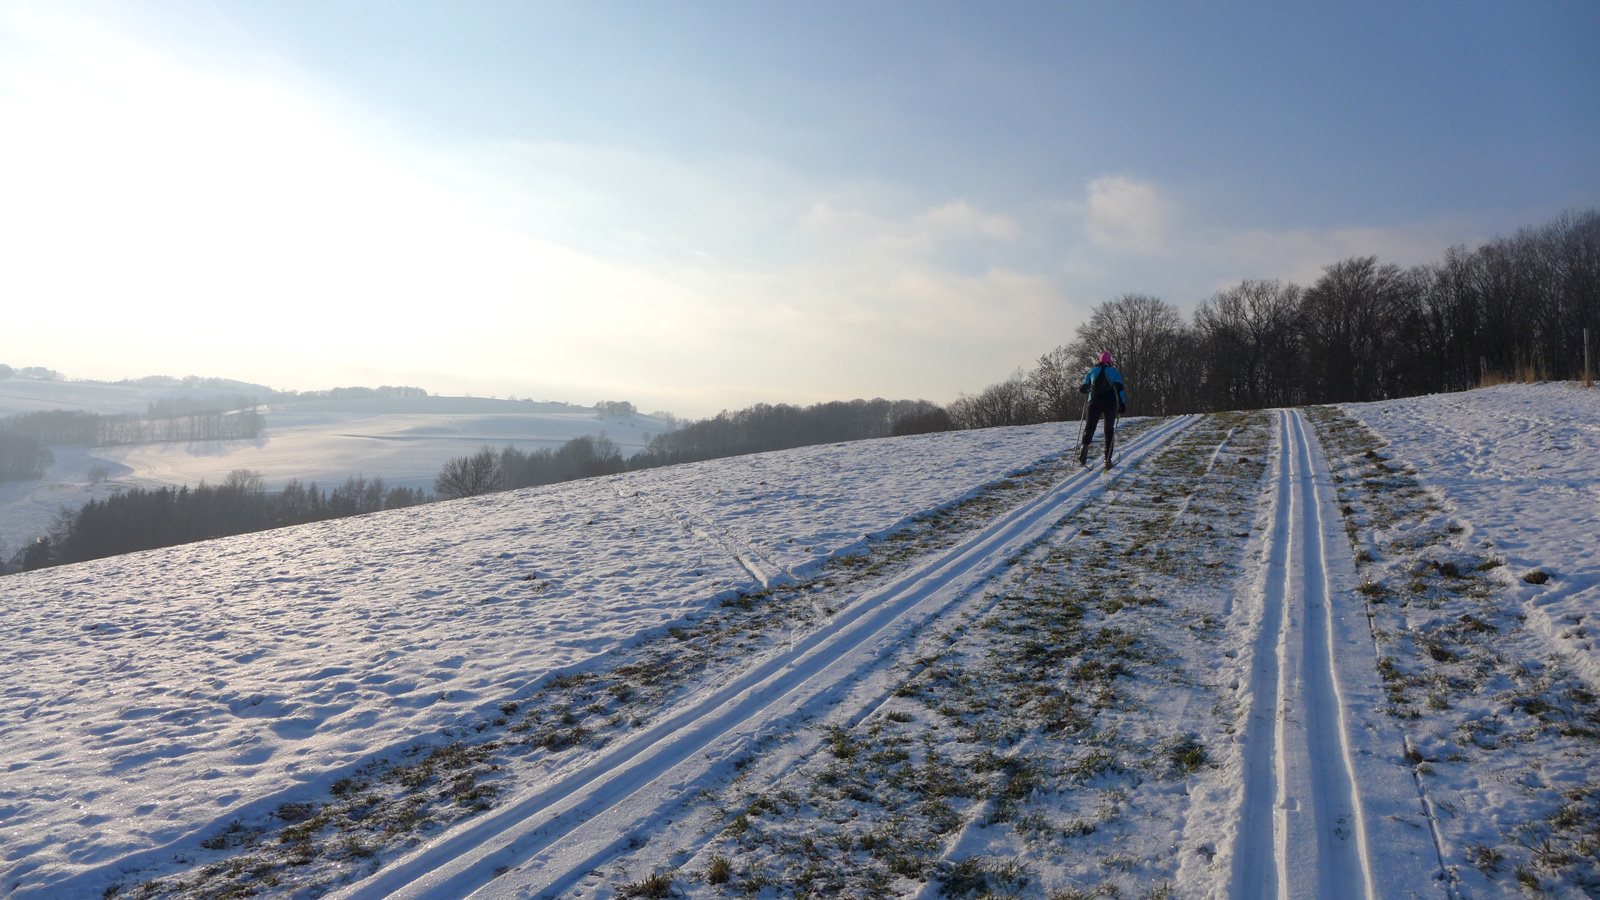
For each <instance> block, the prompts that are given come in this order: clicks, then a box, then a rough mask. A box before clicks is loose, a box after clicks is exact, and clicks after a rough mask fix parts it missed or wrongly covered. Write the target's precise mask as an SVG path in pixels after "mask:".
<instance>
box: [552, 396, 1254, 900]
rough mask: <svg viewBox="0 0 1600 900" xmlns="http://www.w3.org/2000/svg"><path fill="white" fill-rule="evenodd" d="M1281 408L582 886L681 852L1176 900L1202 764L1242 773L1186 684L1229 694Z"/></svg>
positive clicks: (1105, 515)
mask: <svg viewBox="0 0 1600 900" xmlns="http://www.w3.org/2000/svg"><path fill="white" fill-rule="evenodd" d="M1267 425H1268V419H1267V417H1266V416H1264V415H1260V414H1254V415H1239V416H1219V417H1213V418H1211V419H1209V420H1207V421H1206V422H1204V423H1202V424H1201V425H1198V426H1196V427H1195V428H1192V429H1190V431H1189V432H1187V433H1185V434H1184V435H1183V436H1181V437H1180V438H1179V439H1177V440H1176V441H1174V442H1173V443H1172V444H1171V445H1170V446H1168V447H1166V448H1165V449H1164V450H1163V451H1161V452H1159V453H1158V454H1157V455H1156V456H1155V457H1154V458H1152V459H1150V460H1147V461H1146V462H1145V463H1144V464H1143V466H1142V467H1141V469H1142V470H1141V471H1140V472H1138V473H1130V474H1129V480H1130V481H1131V483H1132V484H1131V487H1130V488H1129V489H1127V490H1122V491H1118V492H1115V493H1113V494H1110V495H1108V496H1107V497H1106V498H1105V500H1104V502H1101V503H1095V504H1091V505H1090V506H1089V507H1086V508H1084V509H1083V510H1081V511H1080V512H1078V513H1077V514H1075V515H1074V516H1072V517H1070V518H1069V519H1067V520H1065V521H1064V522H1062V523H1061V524H1060V526H1059V527H1058V528H1057V529H1056V530H1055V531H1054V532H1053V533H1052V534H1051V535H1050V536H1049V537H1048V538H1047V539H1046V540H1044V541H1042V542H1041V543H1040V544H1038V545H1036V546H1035V547H1034V548H1033V549H1032V550H1031V551H1030V552H1028V553H1025V554H1023V555H1021V556H1020V557H1019V558H1017V559H1014V560H1012V563H1011V565H1010V567H1009V569H1008V571H1006V573H1005V574H1004V575H1003V576H1002V577H1001V578H999V579H998V580H997V581H996V582H995V583H993V584H992V587H991V588H990V589H989V590H988V591H986V592H984V593H983V594H982V595H981V596H977V597H973V598H971V600H969V601H968V603H967V604H966V606H965V609H964V611H963V614H962V615H961V616H960V617H958V618H957V619H956V620H955V621H954V622H952V621H951V620H950V619H949V618H947V619H946V620H945V621H944V623H943V624H942V625H941V626H940V627H939V628H937V629H936V630H935V631H934V632H933V633H929V634H925V635H923V636H922V638H921V639H920V641H919V642H918V643H917V645H916V646H915V647H912V648H907V651H906V652H905V654H903V657H902V660H901V663H900V665H899V667H898V669H897V675H896V676H895V679H896V680H895V682H894V684H892V685H889V686H887V687H886V689H885V690H884V691H883V699H882V700H881V701H880V702H878V703H876V704H875V705H873V706H871V707H869V708H867V709H865V710H862V711H860V712H858V713H855V714H851V713H850V712H849V711H848V710H846V711H841V713H840V714H839V716H840V717H834V718H830V720H829V721H826V722H820V723H817V724H816V725H815V726H813V727H811V728H808V729H804V730H802V731H801V732H799V733H796V734H794V735H792V736H791V737H790V738H789V739H788V741H786V742H785V744H786V745H787V746H781V747H773V748H770V749H769V752H767V753H765V754H763V757H762V759H759V760H757V761H755V762H754V763H753V764H752V765H751V766H749V767H748V768H747V769H745V770H744V772H743V773H741V775H740V777H739V778H738V779H736V781H735V782H734V783H733V784H732V785H730V786H729V788H728V789H727V790H726V791H724V792H722V793H720V794H719V795H718V796H716V797H714V798H707V799H706V801H705V804H704V805H705V806H706V807H707V808H704V809H701V810H700V811H699V813H698V814H691V815H689V816H687V817H686V820H685V823H684V824H682V825H680V826H678V827H676V828H674V829H672V830H671V831H670V832H669V833H668V834H665V835H663V836H661V838H660V839H659V840H660V843H661V844H662V845H663V847H672V846H678V845H680V844H683V845H688V846H697V847H698V849H696V850H694V851H693V852H690V853H687V854H683V853H680V854H672V853H666V851H665V850H664V849H663V850H660V851H658V852H660V853H666V857H665V860H661V859H657V857H656V856H655V855H653V854H641V857H640V859H638V860H636V861H634V862H633V863H632V864H629V863H626V862H624V863H622V864H619V865H618V866H616V867H614V874H611V875H608V877H607V878H606V879H604V880H602V881H601V882H600V883H597V884H594V885H593V886H592V887H591V888H589V889H587V890H584V891H579V892H578V893H577V896H593V897H607V896H620V895H624V893H625V891H626V886H627V885H629V884H634V883H636V880H637V879H638V878H639V877H640V873H639V872H637V871H634V867H636V866H645V867H647V868H646V870H645V871H649V872H651V874H657V872H656V871H655V869H656V868H657V867H659V866H660V865H661V864H662V862H663V861H666V862H673V861H674V860H675V859H676V861H677V865H678V867H677V868H676V869H675V870H662V871H672V872H673V886H674V890H676V891H679V892H680V893H682V894H683V895H685V896H693V897H699V896H705V897H717V896H764V895H766V892H767V891H769V889H771V888H773V887H776V886H779V885H781V886H782V888H781V894H782V895H783V896H796V897H833V896H854V897H891V896H907V895H910V894H915V893H917V892H919V891H925V890H930V889H931V890H934V891H935V892H936V893H938V892H942V893H943V894H944V895H948V896H977V897H1046V898H1071V897H1090V896H1125V897H1165V896H1168V894H1169V893H1170V892H1171V890H1172V879H1173V878H1174V877H1175V875H1176V870H1177V867H1178V862H1179V861H1178V858H1177V854H1178V853H1179V852H1195V851H1193V850H1192V849H1191V848H1184V849H1183V850H1180V849H1179V848H1176V847H1175V846H1174V844H1175V842H1176V840H1177V835H1176V834H1175V833H1174V831H1173V828H1174V827H1175V823H1180V822H1181V820H1182V812H1181V810H1182V807H1183V805H1184V802H1185V800H1184V798H1185V796H1186V793H1187V784H1188V782H1190V781H1191V780H1193V779H1203V778H1208V777H1220V776H1219V774H1218V773H1217V772H1216V769H1217V762H1216V756H1217V753H1216V752H1215V751H1214V750H1213V749H1212V748H1214V747H1216V746H1218V745H1220V744H1223V743H1225V742H1226V741H1227V736H1226V724H1225V722H1223V721H1219V720H1218V719H1217V718H1216V717H1214V716H1213V715H1212V714H1211V708H1212V703H1214V702H1219V700H1220V698H1219V697H1218V696H1212V699H1211V700H1210V701H1208V702H1206V703H1205V704H1189V703H1187V701H1186V700H1184V701H1181V702H1180V701H1179V698H1180V697H1182V698H1187V697H1189V696H1192V694H1193V693H1196V692H1198V693H1200V694H1202V695H1214V694H1215V693H1216V691H1215V688H1214V687H1213V686H1211V685H1208V684H1206V683H1205V676H1206V673H1207V671H1208V670H1209V668H1210V660H1209V657H1210V656H1211V655H1212V654H1214V652H1215V648H1214V646H1213V645H1214V642H1215V641H1216V640H1217V636H1218V633H1219V630H1220V629H1221V628H1222V625H1223V622H1222V619H1221V617H1220V616H1219V614H1218V611H1219V610H1220V608H1221V605H1222V602H1223V601H1222V595H1223V594H1224V593H1225V588H1226V585H1227V584H1228V582H1229V579H1230V578H1231V576H1232V575H1234V574H1235V573H1236V567H1237V564H1238V561H1239V560H1238V557H1239V554H1240V544H1241V542H1240V537H1241V536H1243V535H1244V534H1246V533H1247V532H1248V529H1249V527H1250V523H1251V521H1252V518H1253V502H1254V498H1255V495H1256V493H1257V491H1258V490H1259V481H1260V478H1261V475H1262V473H1263V471H1264V469H1265V463H1264V457H1265V453H1266V449H1267V444H1268V440H1269V432H1268V428H1267ZM1175 706H1177V707H1181V708H1182V711H1181V712H1180V711H1179V710H1177V709H1175ZM685 856H686V857H687V858H681V859H677V858H678V857H685ZM613 879H614V880H613ZM617 885H621V886H622V887H617Z"/></svg>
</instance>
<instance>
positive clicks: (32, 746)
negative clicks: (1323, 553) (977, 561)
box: [0, 425, 1074, 893]
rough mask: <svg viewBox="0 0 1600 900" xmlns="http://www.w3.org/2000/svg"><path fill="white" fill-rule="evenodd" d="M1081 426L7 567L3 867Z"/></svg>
mask: <svg viewBox="0 0 1600 900" xmlns="http://www.w3.org/2000/svg"><path fill="white" fill-rule="evenodd" d="M1072 431H1073V426H1071V425H1052V426H1039V427H1034V428H1021V429H1001V430H992V431H978V432H957V433H950V434H941V435H927V436H918V437H910V438H899V439H893V440H883V441H866V442H856V443H851V444H843V445H834V446H823V447H813V448H806V449H801V450H796V451H790V452H786V453H776V454H765V455H758V456H746V457H738V458H734V459H728V460H719V461H712V462H707V463H700V464H694V465H686V466H679V467H673V468H668V469H660V470H654V471H646V472H637V473H629V474H626V475H620V476H615V477H610V478H604V479H595V480H589V481H582V482H573V483H570V484H566V485H559V486H553V487H547V488H542V489H530V490H524V491H517V492H511V493H504V494H497V495H492V496H488V497H482V498H475V499H470V500H464V501H456V502H450V503H441V504H434V505H431V506H427V507H422V508H419V509H412V510H395V511H392V512H384V513H378V514H374V515H371V516H366V517H360V518H357V519H345V520H339V521H333V522H324V523H317V524H312V525H307V526H302V527H296V528H289V529H283V530H278V531H271V532H265V533H261V534H254V535H244V536H239V537H234V538H226V539H222V540H218V541H211V542H207V543H202V544H193V545H187V546H182V547H175V548H170V549H165V550H157V551H151V552H147V553H140V554H133V555H128V556H123V557H117V558H112V559H106V560H99V561H94V562H89V563H84V564H80V565H75V566H67V567H62V568H58V569H46V570H41V571H37V572H32V573H27V574H23V575H16V576H11V577H9V578H6V579H4V580H3V581H0V589H3V596H4V599H3V600H0V634H4V635H5V637H4V638H3V643H0V682H3V692H0V693H3V697H4V699H3V700H0V722H3V723H4V727H3V728H0V759H3V760H5V761H6V763H5V765H6V770H5V775H4V779H3V780H0V843H3V845H4V847H5V855H4V858H3V859H0V893H4V892H7V891H9V890H10V889H11V888H12V886H14V885H16V884H17V883H18V882H19V880H22V881H27V882H31V883H34V884H38V883H41V882H44V883H48V882H51V881H54V880H56V879H59V878H61V877H63V876H65V875H69V874H71V873H73V872H78V871H82V870H84V869H87V868H90V867H94V866H97V865H103V864H105V863H107V862H110V861H112V860H115V859H118V858H121V857H123V856H125V855H128V854H136V853H140V852H153V853H155V854H157V855H159V854H160V852H161V848H162V847H164V846H166V845H168V844H171V843H173V842H177V841H180V840H182V839H184V838H186V837H192V834H191V833H192V832H194V831H195V830H196V829H199V828H201V827H203V826H205V825H206V824H207V823H211V822H213V821H215V820H216V819H217V818H219V817H224V816H229V815H233V814H243V813H248V812H250V811H251V810H252V809H253V807H252V804H253V803H254V804H258V805H259V804H270V805H276V804H278V803H281V802H283V801H284V799H285V794H286V793H289V792H293V791H294V790H295V789H296V788H297V787H301V788H304V789H305V791H306V792H307V793H310V792H311V791H313V790H318V789H325V788H326V785H327V783H328V782H330V781H331V780H332V779H333V778H334V777H336V775H337V773H339V772H340V771H341V770H342V769H346V768H348V767H349V766H351V765H353V764H355V763H357V762H359V761H360V760H362V759H364V758H366V757H369V756H371V755H373V754H377V753H382V752H384V751H385V750H386V749H389V748H397V747H402V746H404V745H406V744H408V743H409V742H411V741H413V740H415V739H416V738H418V737H423V736H427V735H430V734H432V733H434V732H437V731H438V730H439V729H441V728H443V727H446V726H449V725H452V724H455V723H458V722H462V721H466V720H468V719H470V718H472V716H473V714H474V713H477V712H481V711H483V710H487V709H492V708H493V707H494V706H495V705H496V704H498V703H501V702H503V701H506V700H513V699H517V698H519V697H521V696H525V695H527V694H528V693H531V692H532V690H533V689H534V688H536V687H537V686H538V684H539V683H540V679H541V678H542V677H545V676H548V675H549V674H550V673H552V672H557V671H562V670H566V669H570V668H573V667H578V666H582V665H583V664H584V663H585V662H586V661H588V660H592V659H594V658H595V657H596V656H598V655H600V654H602V653H604V652H606V651H607V650H609V649H611V648H614V647H617V646H619V645H622V644H624V643H626V642H628V641H630V640H631V639H634V638H636V637H638V636H640V635H641V634H644V633H647V632H651V631H659V630H661V629H664V628H665V627H667V626H668V625H670V624H671V623H673V622H676V621H679V620H681V619H682V618H683V617H684V616H686V615H688V614H689V613H692V612H695V611H698V610H702V609H704V608H706V607H707V606H708V605H714V604H715V603H716V601H717V600H718V599H720V598H721V597H723V596H726V593H725V592H727V591H730V590H734V589H740V588H746V589H748V588H752V587H759V586H760V585H762V584H763V583H767V582H770V581H771V580H772V579H774V578H781V577H783V576H784V574H785V573H786V572H793V571H796V570H802V571H803V570H804V569H805V568H807V567H810V566H814V565H816V564H818V563H820V562H821V561H823V560H825V559H827V558H828V557H830V556H832V555H833V554H836V553H838V552H841V551H848V550H849V549H850V548H851V547H853V546H855V545H856V544H857V543H858V542H860V541H861V540H863V538H864V537H866V536H867V535H869V534H872V533H876V532H881V531H885V530H888V529H893V528H894V527H896V525H898V524H899V523H901V522H903V521H905V520H906V519H908V518H910V517H913V516H916V515H918V514H920V513H923V512H925V511H928V510H931V509H934V508H937V507H940V506H943V505H945V504H948V503H950V502H953V501H955V500H957V499H959V498H961V497H962V496H964V495H966V494H967V493H969V492H971V491H973V490H975V489H977V488H979V487H981V486H982V485H984V484H987V483H990V482H993V481H995V480H997V479H1000V478H1002V477H1004V476H1005V475H1007V474H1008V473H1010V472H1013V471H1015V470H1018V469H1021V468H1025V467H1027V466H1029V465H1031V464H1033V463H1034V462H1036V461H1038V460H1042V459H1044V458H1046V457H1049V456H1053V455H1056V454H1059V453H1061V452H1062V450H1063V449H1064V448H1066V447H1068V446H1070V444H1071V443H1072V442H1073V440H1074V438H1073V436H1072Z"/></svg>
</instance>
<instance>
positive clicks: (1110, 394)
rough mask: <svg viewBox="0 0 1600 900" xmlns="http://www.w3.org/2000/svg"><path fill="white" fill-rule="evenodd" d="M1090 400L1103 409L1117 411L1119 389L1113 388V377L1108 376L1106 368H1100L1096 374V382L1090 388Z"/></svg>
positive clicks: (1096, 370)
mask: <svg viewBox="0 0 1600 900" xmlns="http://www.w3.org/2000/svg"><path fill="white" fill-rule="evenodd" d="M1089 399H1090V400H1091V401H1093V402H1094V405H1095V406H1098V407H1100V408H1101V409H1115V408H1116V406H1117V389H1116V388H1114V387H1112V386H1111V377H1110V376H1109V375H1107V374H1106V367H1105V366H1099V367H1097V368H1096V369H1095V372H1094V381H1093V383H1092V384H1091V385H1090V387H1089Z"/></svg>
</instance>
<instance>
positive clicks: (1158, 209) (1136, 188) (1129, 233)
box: [1085, 175, 1172, 253]
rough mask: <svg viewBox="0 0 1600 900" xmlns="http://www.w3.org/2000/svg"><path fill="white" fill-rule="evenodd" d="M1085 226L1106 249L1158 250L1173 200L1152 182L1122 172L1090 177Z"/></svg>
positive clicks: (1152, 251)
mask: <svg viewBox="0 0 1600 900" xmlns="http://www.w3.org/2000/svg"><path fill="white" fill-rule="evenodd" d="M1087 190H1088V203H1089V205H1088V213H1087V216H1088V217H1087V221H1086V223H1085V224H1086V226H1087V229H1088V234H1089V240H1090V241H1091V242H1093V243H1094V245H1095V246H1098V247H1101V248H1104V249H1108V250H1133V251H1138V252H1141V253H1154V252H1158V251H1160V250H1161V249H1162V248H1163V246H1164V245H1165V243H1166V237H1167V230H1168V226H1169V220H1170V218H1171V215H1172V204H1171V203H1169V202H1168V201H1167V200H1166V198H1165V197H1163V196H1162V193H1161V191H1160V190H1159V189H1157V187H1156V186H1155V184H1153V183H1151V182H1149V181H1143V180H1139V179H1135V178H1130V177H1128V176H1125V175H1102V176H1100V177H1098V178H1094V179H1092V180H1090V181H1089V184H1088V189H1087Z"/></svg>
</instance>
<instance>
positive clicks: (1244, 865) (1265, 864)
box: [1223, 410, 1446, 900]
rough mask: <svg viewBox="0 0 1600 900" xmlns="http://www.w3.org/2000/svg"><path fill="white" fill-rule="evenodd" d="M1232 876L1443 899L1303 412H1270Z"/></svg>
mask: <svg viewBox="0 0 1600 900" xmlns="http://www.w3.org/2000/svg"><path fill="white" fill-rule="evenodd" d="M1276 416H1277V419H1278V422H1277V431H1278V436H1277V441H1276V443H1277V457H1276V461H1275V465H1274V467H1273V479H1272V480H1273V498H1272V514H1271V519H1270V529H1269V531H1268V534H1267V543H1266V548H1265V552H1264V554H1263V556H1264V559H1263V562H1264V572H1263V573H1262V575H1263V576H1264V577H1263V579H1262V582H1261V583H1260V585H1259V590H1260V597H1259V600H1260V603H1259V617H1258V618H1257V619H1256V622H1255V625H1254V627H1255V628H1256V629H1257V630H1256V631H1255V634H1254V638H1253V640H1252V648H1253V652H1252V659H1251V662H1250V674H1249V679H1248V680H1249V688H1248V690H1249V702H1248V710H1249V711H1248V715H1247V718H1246V722H1245V726H1244V728H1243V729H1242V743H1243V753H1242V756H1241V765H1242V769H1243V772H1242V779H1241V780H1242V794H1241V797H1240V800H1239V803H1240V806H1239V811H1238V816H1237V819H1236V822H1237V831H1236V835H1235V841H1234V846H1233V857H1232V867H1231V877H1230V878H1229V879H1228V881H1229V884H1228V886H1227V889H1226V891H1225V893H1224V894H1223V896H1226V897H1230V898H1239V900H1291V898H1292V900H1358V898H1360V900H1379V898H1402V897H1405V898H1410V897H1440V898H1442V897H1445V896H1446V889H1445V887H1444V884H1445V882H1444V881H1443V880H1442V879H1441V878H1440V877H1439V876H1440V874H1441V867H1440V864H1439V858H1438V855H1437V853H1436V851H1435V849H1434V847H1433V845H1432V842H1431V838H1430V831H1429V829H1428V828H1427V823H1426V819H1425V815H1424V813H1423V812H1422V810H1421V806H1420V800H1419V798H1418V796H1417V792H1416V789H1415V787H1414V786H1411V785H1410V784H1408V782H1410V780H1411V776H1410V775H1409V771H1408V770H1407V769H1406V768H1405V767H1404V765H1403V760H1402V758H1401V755H1402V752H1403V741H1402V739H1401V737H1400V734H1399V731H1398V729H1396V728H1395V727H1394V726H1393V724H1392V722H1390V721H1389V720H1387V719H1386V718H1385V717H1384V716H1382V715H1381V713H1380V710H1381V707H1382V700H1381V697H1380V691H1379V686H1378V684H1377V676H1376V670H1375V663H1376V653H1375V648H1374V644H1373V639H1372V635H1371V632H1370V630H1369V626H1368V624H1367V622H1366V615H1365V609H1364V606H1363V605H1362V604H1361V600H1360V595H1359V594H1357V593H1356V592H1355V591H1354V590H1353V588H1354V587H1355V577H1354V562H1353V557H1352V553H1351V550H1350V547H1349V545H1348V543H1347V542H1345V541H1344V540H1342V537H1341V536H1340V535H1339V532H1338V530H1337V526H1336V525H1335V526H1333V527H1334V535H1335V537H1334V538H1333V539H1332V540H1330V539H1329V537H1328V529H1329V523H1330V522H1333V521H1336V517H1337V513H1336V512H1335V511H1334V510H1333V508H1332V504H1331V502H1330V498H1331V496H1332V485H1331V479H1330V475H1329V472H1328V467H1327V463H1326V461H1325V459H1324V458H1323V456H1322V451H1321V448H1320V446H1319V445H1318V444H1317V442H1316V439H1315V437H1314V436H1313V435H1311V434H1310V428H1309V426H1308V424H1307V422H1306V417H1305V414H1304V413H1303V412H1302V411H1301V410H1279V411H1277V412H1276Z"/></svg>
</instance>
